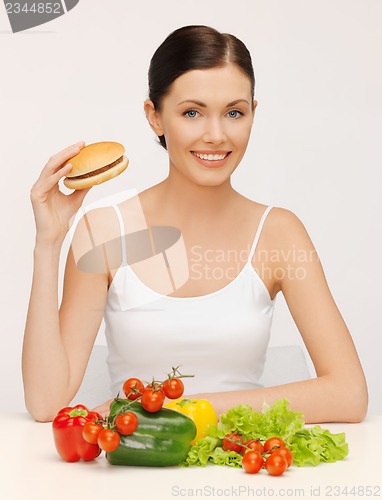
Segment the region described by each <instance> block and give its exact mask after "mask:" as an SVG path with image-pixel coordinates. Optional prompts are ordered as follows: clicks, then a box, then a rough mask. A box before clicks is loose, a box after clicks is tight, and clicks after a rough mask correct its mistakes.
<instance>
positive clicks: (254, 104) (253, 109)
mask: <svg viewBox="0 0 382 500" xmlns="http://www.w3.org/2000/svg"><path fill="white" fill-rule="evenodd" d="M257 105H258V102H257V101H256V99H254V100H253V107H252V114H253V117H255V111H256V108H257Z"/></svg>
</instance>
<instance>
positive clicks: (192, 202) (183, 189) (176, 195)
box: [158, 175, 240, 219]
mask: <svg viewBox="0 0 382 500" xmlns="http://www.w3.org/2000/svg"><path fill="white" fill-rule="evenodd" d="M159 186H160V196H159V200H158V201H159V202H160V203H161V207H162V209H163V210H164V211H166V212H168V213H172V214H174V213H175V214H177V215H178V216H179V217H181V218H183V217H186V218H187V219H190V218H191V219H199V218H203V219H206V218H208V217H210V216H211V217H214V218H216V217H217V216H219V215H224V214H226V213H227V212H229V210H230V207H231V202H233V201H234V200H237V197H238V196H240V195H239V194H238V193H237V191H235V190H234V189H233V188H232V186H231V182H230V179H227V181H226V182H224V183H223V184H220V185H218V186H205V185H198V184H195V183H194V182H192V181H190V180H189V179H187V178H186V177H184V176H173V175H169V177H167V179H165V180H164V181H163V182H161V183H160V185H159Z"/></svg>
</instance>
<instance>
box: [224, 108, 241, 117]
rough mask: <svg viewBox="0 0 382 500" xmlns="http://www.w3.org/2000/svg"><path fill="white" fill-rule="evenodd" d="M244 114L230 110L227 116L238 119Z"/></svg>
mask: <svg viewBox="0 0 382 500" xmlns="http://www.w3.org/2000/svg"><path fill="white" fill-rule="evenodd" d="M243 115H244V113H243V112H242V111H239V110H238V109H231V111H228V116H229V117H230V118H240V116H243Z"/></svg>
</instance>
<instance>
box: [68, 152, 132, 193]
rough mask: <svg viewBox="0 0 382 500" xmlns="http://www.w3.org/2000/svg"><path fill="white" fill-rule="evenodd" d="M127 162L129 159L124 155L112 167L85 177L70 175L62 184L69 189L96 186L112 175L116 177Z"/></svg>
mask: <svg viewBox="0 0 382 500" xmlns="http://www.w3.org/2000/svg"><path fill="white" fill-rule="evenodd" d="M128 164H129V160H128V159H127V158H126V156H123V159H122V161H121V162H120V163H117V165H114V167H111V168H109V170H106V171H105V172H101V173H100V174H96V175H91V176H90V177H86V178H85V179H71V178H70V177H65V179H64V184H65V186H66V187H67V188H69V189H76V190H77V189H87V188H90V187H92V186H96V185H97V184H102V183H103V182H106V181H108V180H110V179H112V178H113V177H117V175H119V174H121V173H122V172H123V171H124V170H125V169H126V167H127V165H128Z"/></svg>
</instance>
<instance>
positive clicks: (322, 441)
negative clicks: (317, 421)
mask: <svg viewBox="0 0 382 500" xmlns="http://www.w3.org/2000/svg"><path fill="white" fill-rule="evenodd" d="M288 446H289V448H290V449H291V451H292V453H293V457H294V464H295V465H297V466H300V467H301V466H304V465H318V464H319V463H320V462H335V461H336V460H343V459H344V458H345V457H346V456H347V454H348V453H349V446H348V444H347V442H346V437H345V433H344V432H341V433H339V434H332V433H331V432H330V431H328V430H327V429H323V428H322V427H321V426H319V425H315V426H314V427H312V428H310V429H301V430H300V431H298V432H296V434H294V436H292V438H291V439H290V440H289V441H288Z"/></svg>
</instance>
